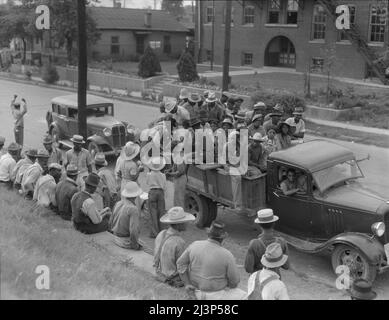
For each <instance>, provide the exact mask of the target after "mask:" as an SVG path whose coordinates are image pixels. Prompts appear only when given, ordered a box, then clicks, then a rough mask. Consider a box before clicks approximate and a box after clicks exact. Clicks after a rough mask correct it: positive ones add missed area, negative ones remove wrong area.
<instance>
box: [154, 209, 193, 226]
mask: <svg viewBox="0 0 389 320" xmlns="http://www.w3.org/2000/svg"><path fill="white" fill-rule="evenodd" d="M194 220H196V218H195V216H194V215H193V214H190V213H188V212H185V211H184V209H183V208H181V207H173V208H171V209H170V210H169V211H168V212H167V213H166V214H165V215H164V216H162V217H161V219H160V221H161V222H162V223H167V224H179V223H185V222H189V221H194Z"/></svg>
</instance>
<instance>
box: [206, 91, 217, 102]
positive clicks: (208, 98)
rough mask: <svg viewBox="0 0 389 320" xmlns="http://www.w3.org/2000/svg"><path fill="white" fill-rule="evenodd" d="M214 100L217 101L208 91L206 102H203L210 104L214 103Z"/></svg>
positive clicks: (213, 93) (214, 95)
mask: <svg viewBox="0 0 389 320" xmlns="http://www.w3.org/2000/svg"><path fill="white" fill-rule="evenodd" d="M216 100H217V98H216V94H215V92H212V91H210V92H209V94H208V97H207V100H205V101H206V102H208V103H212V102H216Z"/></svg>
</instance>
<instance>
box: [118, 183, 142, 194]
mask: <svg viewBox="0 0 389 320" xmlns="http://www.w3.org/2000/svg"><path fill="white" fill-rule="evenodd" d="M141 194H143V190H142V189H141V188H140V187H139V186H138V184H137V183H136V182H134V181H130V182H127V183H126V185H125V186H124V189H123V191H122V196H123V197H124V198H136V197H139V196H140V195H141Z"/></svg>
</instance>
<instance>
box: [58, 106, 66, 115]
mask: <svg viewBox="0 0 389 320" xmlns="http://www.w3.org/2000/svg"><path fill="white" fill-rule="evenodd" d="M58 114H60V115H63V116H66V107H65V106H58Z"/></svg>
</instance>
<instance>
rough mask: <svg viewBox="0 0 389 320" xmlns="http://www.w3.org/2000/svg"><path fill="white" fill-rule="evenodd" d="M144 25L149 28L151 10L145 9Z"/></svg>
mask: <svg viewBox="0 0 389 320" xmlns="http://www.w3.org/2000/svg"><path fill="white" fill-rule="evenodd" d="M145 26H146V27H147V28H150V27H151V12H150V11H147V12H146V13H145Z"/></svg>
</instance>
